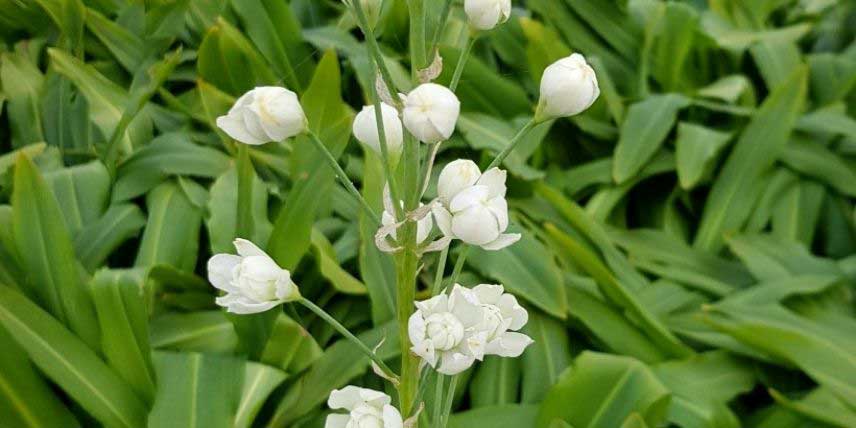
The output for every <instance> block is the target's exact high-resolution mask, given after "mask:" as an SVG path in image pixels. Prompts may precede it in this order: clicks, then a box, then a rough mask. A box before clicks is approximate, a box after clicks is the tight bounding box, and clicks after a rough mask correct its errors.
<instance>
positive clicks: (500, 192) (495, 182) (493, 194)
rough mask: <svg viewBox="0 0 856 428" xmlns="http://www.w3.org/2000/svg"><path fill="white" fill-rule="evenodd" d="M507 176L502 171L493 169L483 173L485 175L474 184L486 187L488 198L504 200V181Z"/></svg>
mask: <svg viewBox="0 0 856 428" xmlns="http://www.w3.org/2000/svg"><path fill="white" fill-rule="evenodd" d="M507 175H508V174H507V173H506V171H505V170H504V169H499V168H496V167H494V168H491V169H489V170H487V171H485V173H484V174H482V175H481V177H479V180H478V182H477V183H476V184H480V185H483V186H487V188H488V198H490V199H492V198H504V197H505V192H506V187H505V181H506V178H507Z"/></svg>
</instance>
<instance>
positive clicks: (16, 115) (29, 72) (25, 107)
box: [0, 52, 45, 147]
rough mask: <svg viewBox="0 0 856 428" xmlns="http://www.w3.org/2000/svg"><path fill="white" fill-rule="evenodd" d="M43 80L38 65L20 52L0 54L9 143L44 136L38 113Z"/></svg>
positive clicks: (20, 142)
mask: <svg viewBox="0 0 856 428" xmlns="http://www.w3.org/2000/svg"><path fill="white" fill-rule="evenodd" d="M43 82H44V76H43V75H42V73H41V72H40V71H39V69H38V67H36V65H35V64H33V63H32V62H30V60H29V59H28V58H27V57H26V56H25V55H23V54H22V53H20V52H18V53H10V52H4V53H2V54H0V83H2V87H3V92H4V93H5V97H6V112H7V113H6V114H7V115H8V116H9V128H10V131H11V133H12V146H13V147H23V146H25V145H27V144H30V143H36V142H39V141H44V140H45V137H44V134H43V133H42V117H41V115H40V114H39V94H40V93H41V91H42V87H43Z"/></svg>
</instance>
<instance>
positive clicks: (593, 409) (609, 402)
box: [536, 351, 669, 428]
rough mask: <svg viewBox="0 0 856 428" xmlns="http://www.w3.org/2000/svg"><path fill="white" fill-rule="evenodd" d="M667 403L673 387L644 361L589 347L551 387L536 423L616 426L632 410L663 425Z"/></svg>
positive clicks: (581, 427) (584, 427)
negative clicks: (557, 420) (669, 386)
mask: <svg viewBox="0 0 856 428" xmlns="http://www.w3.org/2000/svg"><path fill="white" fill-rule="evenodd" d="M668 405H669V390H668V389H667V388H666V387H665V386H664V385H663V384H662V383H661V382H660V381H659V380H658V379H657V376H656V375H655V374H654V373H653V372H652V371H651V369H650V368H649V367H648V366H646V365H645V364H643V363H640V362H639V361H637V360H635V359H633V358H630V357H622V356H616V355H610V354H599V353H595V352H589V351H585V352H583V353H582V354H580V356H579V357H577V359H576V360H574V363H573V365H572V366H571V367H570V368H569V369H568V370H565V372H564V373H563V374H562V376H561V378H560V379H559V381H558V382H557V383H556V384H555V385H554V386H553V387H552V388H551V389H550V392H549V393H548V394H547V397H546V398H545V399H544V402H543V403H542V404H541V409H540V411H539V412H538V422H537V424H536V426H537V427H545V428H546V427H548V426H549V424H550V422H551V421H552V420H554V419H561V420H564V421H567V422H568V423H570V425H571V426H573V427H575V428H612V427H618V426H621V424H622V423H623V422H624V421H625V420H626V419H627V417H628V416H630V415H631V414H632V413H638V414H639V415H640V416H642V418H643V420H644V421H645V422H646V423H647V424H648V425H649V426H659V425H660V424H662V423H663V422H664V420H665V416H666V409H667V408H668Z"/></svg>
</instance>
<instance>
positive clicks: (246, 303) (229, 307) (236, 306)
mask: <svg viewBox="0 0 856 428" xmlns="http://www.w3.org/2000/svg"><path fill="white" fill-rule="evenodd" d="M230 297H231V296H230V295H226V296H223V297H218V298H216V299H214V301H215V303H217V304H218V305H220V306H225V307H226V311H227V312H232V313H234V314H239V315H246V314H257V313H260V312H265V311H268V310H270V309H272V308H273V307H275V306H276V305H278V304H280V303H281V302H278V301H271V302H253V301H250V300H248V299H245V298H242V297H239V298H236V299H230ZM226 301H228V303H227V304H223V302H226Z"/></svg>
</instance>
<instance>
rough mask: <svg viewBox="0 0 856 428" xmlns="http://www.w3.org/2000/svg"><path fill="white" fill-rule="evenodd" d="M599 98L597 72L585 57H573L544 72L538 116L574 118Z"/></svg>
mask: <svg viewBox="0 0 856 428" xmlns="http://www.w3.org/2000/svg"><path fill="white" fill-rule="evenodd" d="M599 95H600V88H599V87H598V84H597V76H596V75H595V73H594V70H593V69H592V68H591V67H590V66H589V65H588V64H587V63H586V59H585V58H584V57H583V56H582V55H580V54H573V55H571V56H569V57H566V58H562V59H560V60H558V61H556V62H554V63H553V64H550V65H549V66H548V67H547V68H546V69H544V74H543V75H542V76H541V100H540V101H539V102H538V110H537V112H536V116H538V117H540V118H541V119H550V118H556V117H566V116H573V115H576V114H579V113H582V112H583V111H584V110H586V109H587V108H589V107H591V105H592V104H593V103H594V102H595V100H597V97H598V96H599Z"/></svg>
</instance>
